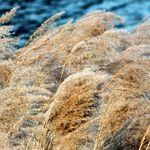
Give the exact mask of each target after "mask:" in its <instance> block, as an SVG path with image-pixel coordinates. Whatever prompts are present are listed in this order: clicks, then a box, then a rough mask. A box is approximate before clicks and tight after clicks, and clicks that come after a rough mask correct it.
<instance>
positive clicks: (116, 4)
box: [0, 0, 150, 46]
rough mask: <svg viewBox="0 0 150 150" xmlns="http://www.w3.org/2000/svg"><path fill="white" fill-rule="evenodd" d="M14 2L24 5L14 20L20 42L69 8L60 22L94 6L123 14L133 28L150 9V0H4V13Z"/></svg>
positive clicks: (0, 0) (0, 5)
mask: <svg viewBox="0 0 150 150" xmlns="http://www.w3.org/2000/svg"><path fill="white" fill-rule="evenodd" d="M14 6H20V9H19V10H18V12H17V15H16V16H15V17H14V19H13V20H12V22H11V24H13V25H15V27H14V32H15V33H16V35H19V36H21V37H22V38H21V42H20V46H23V45H24V44H25V42H26V40H27V38H28V37H29V36H30V35H31V34H32V33H33V32H34V31H35V30H36V28H37V27H39V26H40V24H41V23H43V22H44V21H45V20H46V19H47V18H49V17H50V16H52V15H54V14H55V13H57V12H60V11H63V10H65V11H66V13H65V15H63V17H62V18H61V20H60V21H59V22H58V24H62V23H65V22H67V21H68V20H69V19H70V18H74V19H75V20H76V19H78V18H79V17H81V16H83V15H84V14H86V13H88V12H90V11H93V10H99V9H102V10H107V11H111V12H114V13H116V14H118V15H121V16H123V17H124V18H125V20H126V22H127V24H126V25H125V26H124V28H125V29H126V30H128V31H130V30H131V29H132V28H133V27H134V26H135V25H136V24H137V23H138V22H140V21H141V20H142V19H143V18H144V17H146V16H148V14H149V13H150V0H0V16H1V15H2V14H3V13H5V12H6V11H8V10H10V9H11V8H13V7H14Z"/></svg>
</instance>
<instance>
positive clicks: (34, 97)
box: [0, 9, 150, 150]
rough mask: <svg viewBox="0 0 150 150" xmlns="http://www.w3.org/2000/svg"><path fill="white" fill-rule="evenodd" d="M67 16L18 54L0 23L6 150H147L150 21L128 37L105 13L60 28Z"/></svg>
mask: <svg viewBox="0 0 150 150" xmlns="http://www.w3.org/2000/svg"><path fill="white" fill-rule="evenodd" d="M15 12H16V9H13V10H11V11H10V12H9V13H6V15H5V16H3V17H1V18H0V23H1V24H2V23H4V22H7V21H9V20H10V19H11V18H12V17H13V16H14V14H15ZM63 13H64V12H60V13H58V14H56V15H54V16H52V17H51V18H50V19H48V20H47V21H45V22H44V23H43V24H42V25H41V27H40V28H39V29H37V31H35V33H34V34H33V35H32V36H31V37H30V39H29V41H28V44H27V45H26V46H25V47H23V48H21V49H19V50H17V52H16V53H14V51H15V50H16V49H15V48H14V45H15V43H16V38H12V37H11V34H10V30H11V26H5V25H2V26H0V139H1V140H0V149H15V150H33V149H35V150H60V149H61V150H76V149H80V150H98V149H102V150H110V149H112V150H118V149H123V150H128V149H131V150H135V149H139V150H148V149H149V147H150V136H149V135H150V134H149V132H150V131H149V126H150V86H149V85H150V69H149V66H150V60H149V58H150V43H149V42H150V40H149V39H150V22H149V18H147V19H146V20H145V21H144V22H142V24H139V25H138V26H136V28H135V29H134V31H133V32H131V33H128V32H126V31H124V30H117V29H115V25H116V23H124V21H123V19H122V18H121V17H119V16H117V15H115V14H112V13H110V12H104V11H94V12H91V13H89V14H87V15H85V16H84V17H82V18H81V19H79V20H78V21H77V22H75V23H72V20H70V21H69V22H68V23H66V24H64V25H61V26H59V27H55V26H54V23H55V20H57V19H59V18H60V17H61V15H63Z"/></svg>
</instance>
